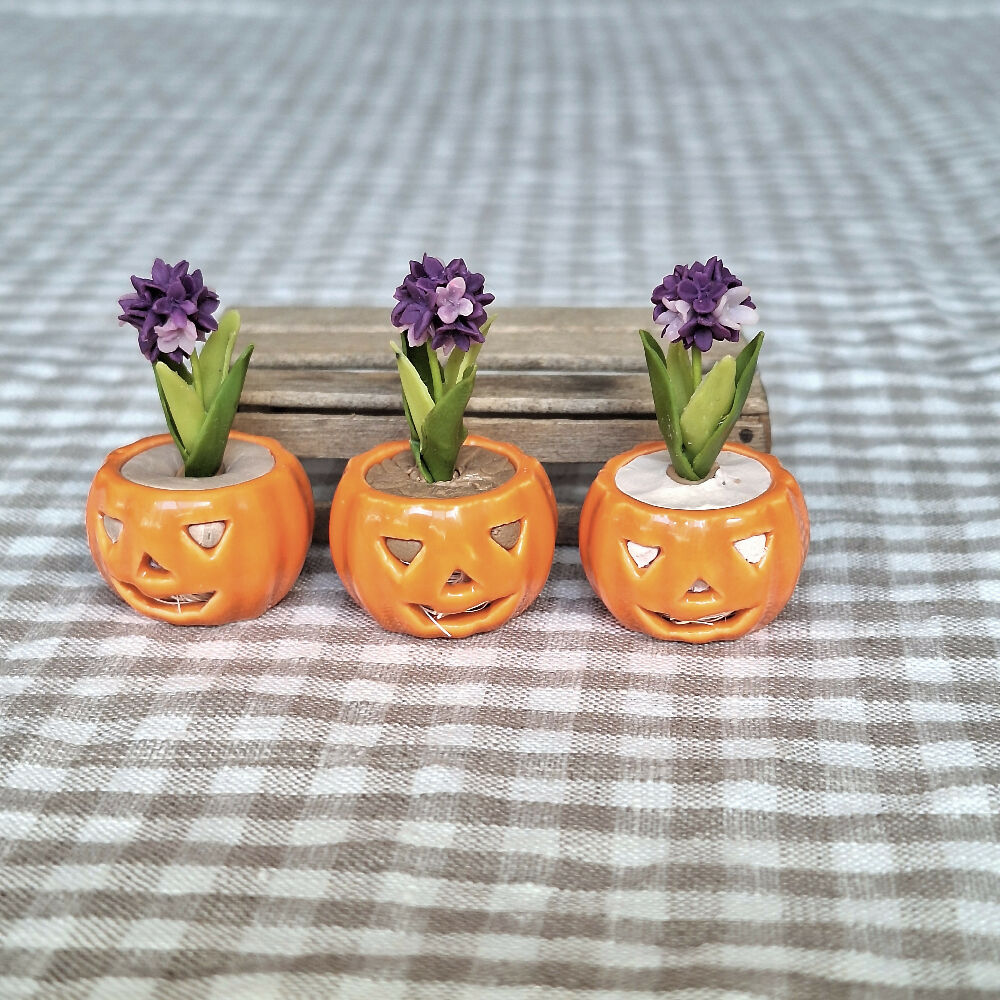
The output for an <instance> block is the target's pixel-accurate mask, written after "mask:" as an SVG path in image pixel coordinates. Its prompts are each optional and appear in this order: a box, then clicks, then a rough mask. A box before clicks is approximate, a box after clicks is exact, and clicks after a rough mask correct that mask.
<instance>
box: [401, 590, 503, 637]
mask: <svg viewBox="0 0 1000 1000" xmlns="http://www.w3.org/2000/svg"><path fill="white" fill-rule="evenodd" d="M512 599H513V598H512V597H501V598H497V599H496V600H493V601H481V602H480V603H479V604H474V605H472V606H471V607H468V608H464V609H463V610H462V611H437V610H435V609H434V608H431V607H428V606H427V605H426V604H414V605H413V607H414V608H416V609H417V610H418V611H420V612H422V613H423V615H424V617H426V619H427V620H428V621H429V622H430V623H431V624H432V625H433V626H434V627H435V628H436V629H437V630H438V631H439V632H440V633H441V634H442V635H443V636H447V637H448V638H449V639H454V638H456V634H455V630H456V629H457V630H459V631H460V634H462V635H468V634H469V632H468V630H467V629H468V626H470V625H471V626H474V625H475V623H477V622H479V621H481V620H482V619H483V618H484V617H485V616H486V615H487V613H488V612H489V611H490V609H491V608H493V606H494V605H496V604H501V603H502V602H504V601H509V600H512Z"/></svg>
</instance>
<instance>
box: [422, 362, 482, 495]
mask: <svg viewBox="0 0 1000 1000" xmlns="http://www.w3.org/2000/svg"><path fill="white" fill-rule="evenodd" d="M475 384H476V372H475V370H474V369H467V370H466V372H465V374H464V375H463V376H462V377H461V378H460V379H459V380H458V382H456V383H455V385H453V386H452V387H451V388H450V389H449V390H448V391H447V392H446V393H445V394H444V395H443V396H442V397H441V400H440V402H438V403H437V404H436V405H435V406H434V408H433V409H432V410H431V411H430V413H428V414H427V419H426V421H425V422H424V433H423V438H422V439H421V442H420V454H421V455H422V456H423V459H424V462H426V463H427V468H428V470H429V471H430V473H431V475H432V476H433V477H434V482H438V483H441V482H448V481H450V480H451V477H452V474H453V473H454V471H455V460H456V459H457V458H458V450H459V449H460V448H461V447H462V443H463V442H464V441H465V439H466V437H467V436H468V432H467V431H466V429H465V425H464V424H463V423H462V420H463V417H464V416H465V408H466V406H468V405H469V399H470V397H471V396H472V390H473V388H474V387H475Z"/></svg>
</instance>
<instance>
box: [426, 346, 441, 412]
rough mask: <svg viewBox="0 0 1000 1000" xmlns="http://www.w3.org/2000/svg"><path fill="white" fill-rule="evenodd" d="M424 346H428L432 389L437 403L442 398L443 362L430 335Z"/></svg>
mask: <svg viewBox="0 0 1000 1000" xmlns="http://www.w3.org/2000/svg"><path fill="white" fill-rule="evenodd" d="M424 346H425V347H426V348H427V361H428V363H429V365H430V369H431V382H433V383H434V387H433V389H432V391H431V395H432V396H433V397H434V402H435V403H436V402H437V401H438V400H439V399H440V398H441V393H442V385H441V364H440V362H439V361H438V356H437V351H435V350H434V348H433V347H431V341H430V338H429V337H428V338H427V340H425V341H424Z"/></svg>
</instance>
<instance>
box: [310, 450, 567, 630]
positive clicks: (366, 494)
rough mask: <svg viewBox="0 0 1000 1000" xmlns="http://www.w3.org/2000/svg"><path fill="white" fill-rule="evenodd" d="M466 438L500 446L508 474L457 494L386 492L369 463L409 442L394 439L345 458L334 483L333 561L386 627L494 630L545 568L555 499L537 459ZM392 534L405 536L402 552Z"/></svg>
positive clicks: (526, 599)
mask: <svg viewBox="0 0 1000 1000" xmlns="http://www.w3.org/2000/svg"><path fill="white" fill-rule="evenodd" d="M466 443H467V444H468V445H471V446H474V447H479V448H485V449H487V450H489V451H491V452H495V453H499V454H500V455H502V456H504V457H505V458H506V459H507V460H508V461H509V462H510V463H511V465H513V467H514V474H513V476H512V477H511V478H510V479H508V480H507V481H506V482H504V483H502V484H501V485H499V486H497V487H496V488H494V489H491V490H488V491H487V492H484V493H477V494H474V495H472V496H465V497H458V498H441V499H437V498H433V497H430V498H426V497H405V496H396V495H392V494H389V493H384V492H382V491H380V490H378V489H375V488H374V487H372V486H371V485H370V484H369V483H368V481H367V476H368V474H369V472H370V471H371V470H372V468H373V467H375V466H377V465H378V464H379V463H381V462H383V461H385V460H386V459H390V458H392V457H393V456H396V455H399V454H400V453H408V452H409V450H410V445H409V443H408V442H406V441H391V442H387V443H385V444H382V445H379V446H377V447H376V448H373V449H371V450H370V451H367V452H365V453H364V454H362V455H358V456H356V457H355V458H352V459H351V461H350V462H348V463H347V468H346V469H345V471H344V474H343V477H342V478H341V480H340V484H339V485H338V487H337V491H336V493H335V495H334V499H333V507H332V509H331V512H330V551H331V554H332V556H333V562H334V565H335V566H336V568H337V572H338V573H339V574H340V578H341V580H342V581H343V583H344V586H345V587H346V589H347V592H348V593H349V594H350V595H351V597H352V598H354V600H355V601H356V602H357V603H358V604H360V605H361V606H362V607H363V608H365V610H366V611H367V612H368V613H369V614H370V615H371V616H372V617H373V618H374V619H375V620H376V621H377V622H378V623H379V624H380V625H381V626H382V627H383V628H386V629H388V630H390V631H392V632H403V633H406V634H408V635H414V636H419V637H422V638H441V637H447V638H453V639H459V638H463V637H465V636H470V635H475V634H477V633H479V632H489V631H492V630H493V629H496V628H499V627H500V626H501V625H503V624H504V623H505V622H507V621H509V620H510V619H511V618H513V617H515V616H516V615H519V614H520V613H521V612H522V611H524V610H525V609H526V608H527V607H528V606H529V605H530V604H531V603H532V601H534V599H535V598H536V597H537V596H538V594H539V593H540V592H541V590H542V587H543V586H544V585H545V581H546V579H547V577H548V575H549V569H550V568H551V566H552V556H553V553H554V549H555V536H556V502H555V496H554V495H553V492H552V487H551V485H550V483H549V480H548V477H547V476H546V475H545V471H544V470H543V469H542V467H541V465H540V463H539V462H537V461H536V460H535V459H534V458H530V457H529V456H527V455H525V454H524V453H523V452H522V451H520V450H519V449H518V448H515V447H514V446H513V445H510V444H504V443H501V442H498V441H491V440H488V439H486V438H479V437H469V438H468V440H467V442H466ZM504 529H506V530H504ZM399 541H402V542H410V543H411V544H410V545H409V548H408V551H407V552H405V553H401V551H400V549H399V547H398V546H397V545H394V544H393V543H395V542H399ZM394 548H395V549H396V554H394V552H393V549H394ZM401 555H402V556H403V557H402V558H401Z"/></svg>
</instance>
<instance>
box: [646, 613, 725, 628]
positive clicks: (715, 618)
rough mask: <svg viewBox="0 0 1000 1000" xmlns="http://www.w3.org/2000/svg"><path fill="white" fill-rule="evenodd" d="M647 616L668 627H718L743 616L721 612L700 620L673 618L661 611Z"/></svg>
mask: <svg viewBox="0 0 1000 1000" xmlns="http://www.w3.org/2000/svg"><path fill="white" fill-rule="evenodd" d="M649 614H652V615H655V616H656V617H657V618H661V619H663V621H665V622H667V623H668V624H670V625H718V624H719V623H720V622H726V621H729V620H730V619H731V618H735V617H736V616H737V615H741V614H743V611H722V612H720V613H719V614H715V615H705V616H704V617H702V618H674V617H673V616H672V615H668V614H666V613H664V612H663V611H650V612H649Z"/></svg>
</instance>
